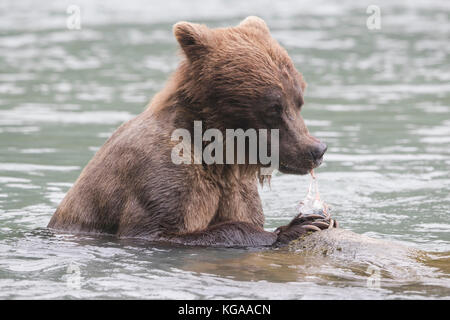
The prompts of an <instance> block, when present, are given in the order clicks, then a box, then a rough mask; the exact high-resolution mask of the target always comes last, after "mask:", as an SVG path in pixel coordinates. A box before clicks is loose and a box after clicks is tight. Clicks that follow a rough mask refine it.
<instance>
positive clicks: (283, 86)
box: [49, 17, 324, 246]
mask: <svg viewBox="0 0 450 320" xmlns="http://www.w3.org/2000/svg"><path fill="white" fill-rule="evenodd" d="M174 34H175V37H176V39H177V40H178V42H179V44H180V46H181V49H182V54H183V60H182V61H181V64H180V66H179V68H178V69H177V70H176V71H175V73H174V74H173V75H172V77H171V78H170V79H169V82H168V83H167V85H166V87H165V88H164V89H163V90H162V91H161V92H160V93H158V94H157V95H156V96H155V97H154V98H153V100H152V101H151V103H150V105H149V106H148V108H147V109H146V110H145V111H144V112H143V113H141V114H140V115H138V116H137V117H136V118H134V119H132V120H130V121H129V122H127V123H125V124H123V125H122V126H121V127H120V128H119V129H118V130H117V131H116V132H115V133H114V134H113V135H112V136H111V137H110V138H109V139H108V141H107V142H106V143H105V144H104V145H103V146H102V148H101V149H100V150H99V151H98V152H97V154H96V155H95V156H94V158H93V159H92V160H91V161H90V162H89V163H88V165H87V166H86V167H85V168H84V170H83V172H82V173H81V175H80V177H79V178H78V180H77V181H76V182H75V184H74V186H73V187H72V188H71V189H70V190H69V192H68V193H67V195H66V197H65V198H64V199H63V201H62V202H61V204H60V205H59V207H58V209H57V210H56V212H55V214H54V215H53V217H52V219H51V221H50V223H49V227H51V228H54V229H61V230H67V231H72V232H98V233H111V234H115V235H117V236H119V237H145V238H148V239H150V240H155V241H168V242H173V243H183V244H189V245H221V246H254V245H272V244H274V243H275V242H276V241H277V238H279V234H278V233H270V232H266V231H264V229H263V224H264V216H263V212H262V207H261V201H260V198H259V195H258V191H257V172H258V170H259V168H260V167H261V165H209V166H208V165H205V164H190V165H188V164H182V165H175V164H173V163H172V161H171V158H170V155H171V150H172V147H173V146H174V145H175V144H176V143H175V142H173V141H171V140H170V136H171V133H172V132H173V130H175V129H177V128H185V129H188V130H189V131H190V132H191V133H192V132H193V121H194V120H201V121H202V122H203V130H206V129H208V128H217V129H220V130H225V129H227V128H229V129H237V128H242V129H244V130H246V129H248V128H255V129H262V128H269V129H270V128H279V129H280V143H281V144H280V161H281V168H280V170H281V171H284V172H287V173H296V174H305V173H307V172H308V171H309V170H310V169H311V168H313V167H314V166H316V165H318V161H319V160H320V159H319V158H320V157H321V154H320V155H318V156H317V157H316V154H318V151H317V150H316V149H317V148H319V147H321V150H322V151H323V150H324V148H323V146H319V147H318V145H319V142H318V140H316V139H315V138H313V137H311V136H310V135H309V134H308V130H307V128H306V126H305V124H304V122H303V120H302V118H301V116H300V107H301V105H302V104H303V91H304V89H305V87H306V84H305V82H304V81H303V78H302V76H301V75H300V74H299V73H298V72H297V71H296V69H295V68H294V65H293V63H292V61H291V59H290V58H289V56H288V54H287V52H286V51H285V50H284V49H283V48H282V47H281V46H280V45H279V44H278V43H277V42H276V41H275V40H274V39H273V38H272V37H271V36H270V32H269V29H268V28H267V26H266V24H265V22H264V21H263V20H261V19H259V18H256V17H249V18H247V19H245V20H244V21H243V22H242V23H241V24H240V25H239V26H237V27H232V28H221V29H208V28H207V27H206V26H204V25H198V24H191V23H187V22H179V23H177V24H176V25H175V26H174ZM319 149H320V148H319ZM322 154H323V152H322ZM319 156H320V157H319ZM291 225H293V226H294V227H295V228H298V226H299V225H300V226H301V223H297V224H292V223H291ZM280 230H281V229H280ZM283 230H284V229H283ZM299 230H300V229H299ZM300 231H301V232H303V229H301V230H300ZM301 232H292V230H291V232H290V233H289V234H295V235H296V236H297V235H298V234H299V233H301ZM287 238H289V237H286V236H284V237H283V239H284V240H283V242H285V239H287Z"/></svg>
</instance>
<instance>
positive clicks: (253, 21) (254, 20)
mask: <svg viewBox="0 0 450 320" xmlns="http://www.w3.org/2000/svg"><path fill="white" fill-rule="evenodd" d="M239 27H245V28H256V29H258V30H260V31H263V32H265V33H267V34H269V33H270V30H269V27H268V26H267V24H266V22H265V21H264V20H263V19H261V18H259V17H255V16H249V17H247V18H245V19H244V20H243V21H242V22H241V23H240V24H239Z"/></svg>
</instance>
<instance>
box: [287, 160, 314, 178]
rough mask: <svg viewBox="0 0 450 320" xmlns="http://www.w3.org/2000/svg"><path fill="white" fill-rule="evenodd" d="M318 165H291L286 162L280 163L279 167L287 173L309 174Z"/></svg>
mask: <svg viewBox="0 0 450 320" xmlns="http://www.w3.org/2000/svg"><path fill="white" fill-rule="evenodd" d="M316 167H317V166H313V167H308V168H307V167H296V166H291V165H288V164H286V163H283V162H282V163H280V166H279V168H278V170H279V171H280V172H282V173H286V174H300V175H304V174H308V173H310V171H311V170H312V169H314V168H316Z"/></svg>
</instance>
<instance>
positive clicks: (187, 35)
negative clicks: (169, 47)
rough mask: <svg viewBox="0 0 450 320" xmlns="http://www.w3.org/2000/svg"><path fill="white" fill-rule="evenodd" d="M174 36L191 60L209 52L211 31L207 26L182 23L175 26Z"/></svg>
mask: <svg viewBox="0 0 450 320" xmlns="http://www.w3.org/2000/svg"><path fill="white" fill-rule="evenodd" d="M173 34H174V35H175V38H176V39H177V41H178V43H179V44H180V46H181V49H183V51H184V53H185V54H186V56H187V57H188V58H189V59H195V58H197V57H201V56H203V55H204V54H205V53H206V52H207V51H208V43H209V41H208V37H209V29H208V28H207V27H206V26H205V25H201V24H197V23H190V22H185V21H181V22H178V23H176V24H175V25H174V26H173Z"/></svg>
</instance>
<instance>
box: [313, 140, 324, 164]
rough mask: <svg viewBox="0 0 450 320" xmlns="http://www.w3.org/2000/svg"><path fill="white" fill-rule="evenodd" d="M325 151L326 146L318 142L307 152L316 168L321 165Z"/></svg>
mask: <svg viewBox="0 0 450 320" xmlns="http://www.w3.org/2000/svg"><path fill="white" fill-rule="evenodd" d="M327 149H328V146H327V145H326V144H325V143H323V142H320V141H319V142H318V143H315V144H314V145H313V146H312V148H311V150H310V151H309V152H310V154H311V157H312V159H313V161H314V163H315V164H316V166H319V165H320V164H321V163H322V160H323V155H324V154H325V152H326V151H327Z"/></svg>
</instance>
